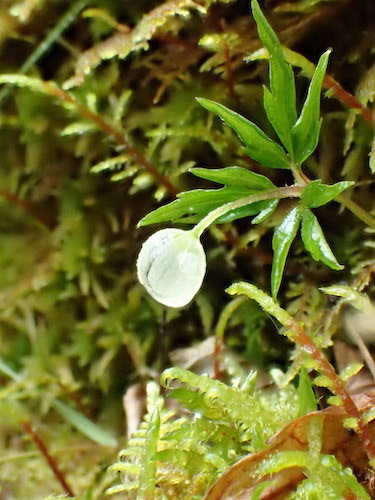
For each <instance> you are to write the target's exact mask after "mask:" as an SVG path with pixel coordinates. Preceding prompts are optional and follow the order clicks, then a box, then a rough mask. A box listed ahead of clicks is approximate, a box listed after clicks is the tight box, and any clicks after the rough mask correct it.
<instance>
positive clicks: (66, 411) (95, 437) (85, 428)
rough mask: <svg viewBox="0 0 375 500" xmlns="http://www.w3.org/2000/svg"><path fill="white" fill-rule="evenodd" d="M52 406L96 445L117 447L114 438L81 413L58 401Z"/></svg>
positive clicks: (54, 401) (53, 402)
mask: <svg viewBox="0 0 375 500" xmlns="http://www.w3.org/2000/svg"><path fill="white" fill-rule="evenodd" d="M52 406H53V407H54V408H55V410H57V411H58V413H60V415H61V416H62V417H64V418H65V420H67V421H68V422H69V423H70V424H72V426H73V427H75V428H76V429H78V430H79V431H80V432H82V434H84V435H85V436H87V437H88V438H89V439H91V440H92V441H95V443H99V444H101V445H103V446H117V441H116V439H115V438H114V437H113V436H111V435H110V434H109V433H108V432H107V431H105V430H103V429H102V428H101V427H99V426H98V425H97V424H95V423H94V422H92V421H91V420H89V419H88V418H87V417H85V415H83V414H82V413H79V412H78V411H76V410H74V409H73V408H71V407H70V406H67V405H66V404H64V403H63V402H62V401H59V400H57V399H54V400H53V401H52Z"/></svg>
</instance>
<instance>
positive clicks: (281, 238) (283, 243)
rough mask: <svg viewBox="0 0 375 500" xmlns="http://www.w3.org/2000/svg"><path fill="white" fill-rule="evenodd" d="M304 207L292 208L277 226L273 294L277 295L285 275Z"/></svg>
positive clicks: (272, 281) (272, 282) (273, 263)
mask: <svg viewBox="0 0 375 500" xmlns="http://www.w3.org/2000/svg"><path fill="white" fill-rule="evenodd" d="M301 216H302V209H301V207H300V206H297V207H295V208H293V210H291V211H290V212H289V213H288V215H287V216H286V217H285V218H284V219H283V221H282V222H281V224H279V225H278V226H277V228H276V229H275V232H274V234H273V239H272V248H273V251H274V257H273V262H272V271H271V290H272V296H273V297H274V298H276V297H277V292H278V291H279V288H280V285H281V280H282V277H283V272H284V266H285V261H286V258H287V255H288V252H289V249H290V245H291V244H292V242H293V240H294V238H295V237H296V235H297V231H298V228H299V225H300V220H301Z"/></svg>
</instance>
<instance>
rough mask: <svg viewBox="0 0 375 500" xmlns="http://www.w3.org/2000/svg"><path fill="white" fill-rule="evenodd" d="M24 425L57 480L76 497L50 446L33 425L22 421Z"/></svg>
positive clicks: (69, 494) (67, 492)
mask: <svg viewBox="0 0 375 500" xmlns="http://www.w3.org/2000/svg"><path fill="white" fill-rule="evenodd" d="M22 427H23V429H24V431H25V432H26V433H27V434H29V435H30V436H31V437H32V439H33V441H34V443H35V444H36V445H37V447H38V448H39V450H40V452H41V454H42V455H43V456H44V458H45V459H46V462H47V463H48V465H49V467H50V469H51V470H52V472H53V474H54V476H55V477H56V479H57V481H58V482H59V483H60V484H61V486H62V488H63V489H64V491H65V493H66V494H67V495H68V497H74V496H75V495H74V493H73V491H72V489H71V487H70V486H69V484H68V483H67V481H66V479H65V477H64V475H63V473H62V471H61V470H60V468H59V466H58V465H57V462H56V459H55V458H54V457H52V455H50V453H49V451H48V448H47V446H46V444H45V443H44V441H43V440H42V438H41V437H40V436H39V435H38V434H37V433H36V432H35V431H34V429H33V428H32V427H31V425H30V424H29V423H28V422H22Z"/></svg>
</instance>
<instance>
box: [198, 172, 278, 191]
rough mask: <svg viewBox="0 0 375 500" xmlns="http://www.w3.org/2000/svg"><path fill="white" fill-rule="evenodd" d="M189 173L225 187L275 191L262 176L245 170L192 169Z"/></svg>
mask: <svg viewBox="0 0 375 500" xmlns="http://www.w3.org/2000/svg"><path fill="white" fill-rule="evenodd" d="M190 172H191V173H192V174H193V175H195V176H197V177H200V178H201V179H206V180H208V181H213V182H217V183H218V184H224V185H225V186H239V187H247V188H249V189H259V190H260V191H263V190H266V189H275V187H276V186H275V184H274V183H273V182H271V181H270V180H269V179H268V178H267V177H265V176H264V175H260V174H256V173H255V172H251V171H250V170H247V169H246V168H241V167H226V168H192V169H190Z"/></svg>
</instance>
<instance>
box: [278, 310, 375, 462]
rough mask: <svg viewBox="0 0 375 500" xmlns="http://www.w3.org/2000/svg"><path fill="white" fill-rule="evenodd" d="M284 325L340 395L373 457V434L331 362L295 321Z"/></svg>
mask: <svg viewBox="0 0 375 500" xmlns="http://www.w3.org/2000/svg"><path fill="white" fill-rule="evenodd" d="M284 326H285V328H287V329H288V330H289V331H290V332H291V335H290V338H291V340H293V341H294V342H295V343H296V344H297V345H298V346H299V347H300V348H301V349H303V351H305V352H306V353H307V354H308V355H309V356H310V357H311V358H312V359H314V360H315V361H316V362H317V363H318V365H319V368H318V369H319V371H320V372H321V373H322V374H323V375H325V376H326V377H328V378H329V379H330V380H331V381H332V384H333V385H332V387H331V388H330V389H331V390H332V392H333V394H335V395H336V396H340V397H341V399H342V402H343V406H344V409H345V411H346V413H347V414H348V415H349V416H350V417H353V418H355V419H356V420H357V422H358V429H357V430H356V432H357V435H358V437H359V438H360V440H361V442H362V445H363V448H364V450H365V451H366V453H367V456H368V457H369V459H370V460H371V459H374V458H375V441H374V438H373V436H371V433H370V429H369V427H368V426H367V425H366V424H365V422H364V421H363V419H362V417H361V414H360V412H359V410H358V408H357V407H356V405H355V404H354V401H353V399H352V398H351V397H350V395H349V394H348V392H347V391H346V389H345V386H344V384H343V382H342V380H341V379H340V377H339V376H338V374H337V373H336V371H335V369H334V368H333V366H332V365H331V363H330V362H329V361H328V359H327V358H326V357H325V355H324V354H323V352H322V351H321V350H320V349H319V347H318V346H317V345H316V344H315V343H314V341H313V340H312V338H311V337H310V336H309V335H308V334H307V333H306V332H305V331H304V330H303V328H302V327H301V326H300V325H299V324H298V323H297V322H296V321H294V320H293V319H290V320H289V321H288V322H286V324H284Z"/></svg>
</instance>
